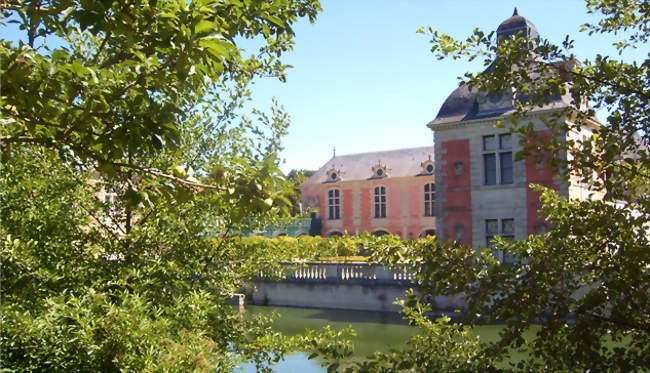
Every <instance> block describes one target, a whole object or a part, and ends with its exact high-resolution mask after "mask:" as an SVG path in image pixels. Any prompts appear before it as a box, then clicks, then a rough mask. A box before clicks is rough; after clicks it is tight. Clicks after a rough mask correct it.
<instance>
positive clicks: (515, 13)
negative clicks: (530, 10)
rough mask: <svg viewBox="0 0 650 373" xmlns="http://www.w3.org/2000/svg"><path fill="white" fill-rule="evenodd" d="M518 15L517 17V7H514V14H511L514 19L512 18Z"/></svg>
mask: <svg viewBox="0 0 650 373" xmlns="http://www.w3.org/2000/svg"><path fill="white" fill-rule="evenodd" d="M518 15H519V13H517V7H515V12H514V13H512V16H513V17H514V16H518Z"/></svg>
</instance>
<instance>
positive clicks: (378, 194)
mask: <svg viewBox="0 0 650 373" xmlns="http://www.w3.org/2000/svg"><path fill="white" fill-rule="evenodd" d="M375 217H376V218H385V217H386V187H383V186H378V187H375Z"/></svg>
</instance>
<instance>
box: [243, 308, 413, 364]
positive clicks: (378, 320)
mask: <svg viewBox="0 0 650 373" xmlns="http://www.w3.org/2000/svg"><path fill="white" fill-rule="evenodd" d="M274 311H275V312H277V313H278V314H279V317H278V319H277V320H276V321H275V322H274V323H273V329H275V330H277V331H279V332H282V333H283V334H285V335H296V334H299V333H303V332H304V331H305V329H320V328H322V327H325V326H327V325H329V326H330V327H331V328H332V329H334V330H341V329H345V328H346V327H348V326H351V327H352V328H353V329H354V330H355V332H356V333H357V336H356V337H355V338H353V339H352V342H353V343H354V355H353V356H352V358H351V359H350V361H349V362H350V363H351V362H354V361H359V360H362V359H363V358H364V357H365V356H368V355H371V354H372V353H374V352H375V351H388V349H389V348H390V347H397V346H400V345H402V344H404V342H406V341H407V340H408V339H409V338H411V336H413V335H414V334H416V333H417V331H418V329H417V328H414V327H410V326H409V325H408V324H407V322H406V321H404V320H403V319H402V317H401V316H400V315H399V314H396V313H387V312H366V311H347V310H346V311H344V310H325V309H305V308H290V307H264V306H246V313H249V314H253V315H255V314H265V315H270V314H271V313H273V312H274ZM242 368H243V372H245V373H252V372H255V367H254V366H252V365H250V364H248V365H245V366H243V367H242ZM273 369H274V370H275V371H276V372H282V373H284V372H325V369H324V368H322V367H321V366H320V364H319V363H318V361H313V360H307V355H306V354H303V353H297V354H293V355H291V356H288V357H287V358H286V359H285V361H283V362H281V363H280V364H277V365H276V366H274V367H273Z"/></svg>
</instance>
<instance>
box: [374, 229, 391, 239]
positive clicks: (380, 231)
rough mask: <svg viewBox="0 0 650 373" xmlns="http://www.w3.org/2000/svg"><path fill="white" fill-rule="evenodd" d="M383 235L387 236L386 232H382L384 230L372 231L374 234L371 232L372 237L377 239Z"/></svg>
mask: <svg viewBox="0 0 650 373" xmlns="http://www.w3.org/2000/svg"><path fill="white" fill-rule="evenodd" d="M385 234H389V233H388V232H386V231H384V230H381V229H380V230H378V231H374V232H372V235H373V236H377V237H379V236H383V235H385Z"/></svg>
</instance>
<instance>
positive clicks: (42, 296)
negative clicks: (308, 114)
mask: <svg viewBox="0 0 650 373" xmlns="http://www.w3.org/2000/svg"><path fill="white" fill-rule="evenodd" d="M319 10H320V5H319V3H318V1H315V0H296V1H293V0H279V1H272V2H266V1H249V0H244V1H237V0H232V1H213V0H207V1H202V0H199V1H192V2H186V1H180V0H179V1H176V0H159V1H156V0H153V1H126V2H111V1H108V2H107V1H93V0H84V1H67V0H61V1H57V0H54V1H47V0H35V1H32V0H29V1H7V2H5V3H3V6H2V15H3V17H4V18H3V22H4V23H5V24H9V23H15V24H17V26H18V28H19V29H20V30H21V32H23V36H22V38H20V41H18V42H11V41H8V40H5V39H3V40H1V41H0V79H1V81H0V87H1V88H2V91H1V96H0V100H1V101H0V112H1V117H0V120H1V121H2V127H1V128H0V146H1V152H2V179H1V180H0V189H1V190H2V195H1V196H0V199H1V200H0V213H1V226H0V228H1V230H0V235H1V237H2V253H1V259H2V270H3V281H2V292H3V299H2V305H1V307H2V325H3V332H2V335H1V336H0V338H1V341H0V346H1V351H0V354H1V355H2V367H3V369H9V370H13V371H66V372H67V371H138V372H141V371H228V372H229V371H232V370H233V366H234V364H236V363H237V362H238V361H239V360H241V359H249V360H252V361H253V362H255V363H256V364H258V365H259V366H260V369H263V367H264V366H265V365H266V364H268V363H269V362H273V361H276V360H277V359H279V358H280V357H281V356H282V354H283V353H284V352H286V351H287V350H288V349H290V348H295V347H296V346H304V345H307V344H308V345H309V346H312V347H313V348H314V349H315V350H318V349H320V348H325V347H327V346H329V344H330V343H332V342H333V341H337V340H341V338H340V336H341V335H342V334H341V333H338V332H334V331H327V330H326V331H323V332H322V333H315V332H314V333H312V334H308V335H307V336H305V337H296V338H284V337H282V336H280V335H278V334H277V333H274V332H272V331H271V330H269V329H268V320H265V319H260V318H243V317H241V315H239V314H237V312H236V311H235V312H233V309H232V308H231V306H230V305H228V304H227V302H226V301H227V300H228V299H229V298H230V297H231V296H232V295H233V293H234V292H237V291H241V290H243V289H244V287H245V286H246V284H248V283H250V281H251V279H253V278H254V277H255V276H257V275H258V274H259V273H260V271H263V270H265V269H266V268H269V267H272V266H274V263H275V262H276V261H275V259H277V258H278V257H281V255H282V253H278V252H277V250H276V248H272V247H269V246H264V247H261V246H257V247H250V248H247V249H246V250H240V246H236V244H235V243H234V242H233V241H231V240H230V236H231V235H232V232H233V231H236V229H239V230H242V229H246V226H248V225H251V224H264V223H265V222H268V221H269V220H271V219H277V218H278V217H282V216H286V215H287V213H288V210H287V208H288V206H287V205H288V201H287V200H286V196H287V195H288V194H290V189H291V188H290V185H289V184H288V183H287V181H286V180H285V178H284V177H283V175H282V173H281V171H280V170H279V169H278V163H279V162H278V157H277V154H278V152H279V150H280V149H281V144H280V139H281V137H282V136H283V135H284V134H285V133H286V127H287V125H288V115H287V114H286V113H285V112H284V110H283V109H282V107H281V106H279V105H278V104H277V103H274V104H273V106H272V107H271V109H270V110H267V111H259V110H253V111H252V112H251V113H246V112H244V103H245V102H246V101H247V100H248V99H249V97H250V95H251V92H250V90H249V84H250V82H251V81H252V80H253V79H255V78H259V77H268V76H273V77H277V78H280V79H284V73H285V66H284V65H283V64H282V62H281V60H280V57H281V56H282V54H283V53H284V52H286V51H287V50H289V49H290V48H291V44H292V38H293V30H292V28H291V27H292V24H294V23H295V22H296V21H297V20H298V18H299V17H306V18H308V19H309V20H311V21H313V20H314V19H315V17H316V13H317V11H319ZM242 38H259V39H260V41H261V44H262V46H261V47H260V49H259V50H258V51H256V53H255V54H254V55H251V56H246V55H245V52H244V51H242V50H241V49H239V48H238V47H237V41H238V40H241V39H242ZM308 341H309V342H308ZM337 343H338V342H337ZM339 345H341V346H343V347H345V342H344V341H342V340H341V342H340V343H339ZM322 346H325V347H322Z"/></svg>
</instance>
